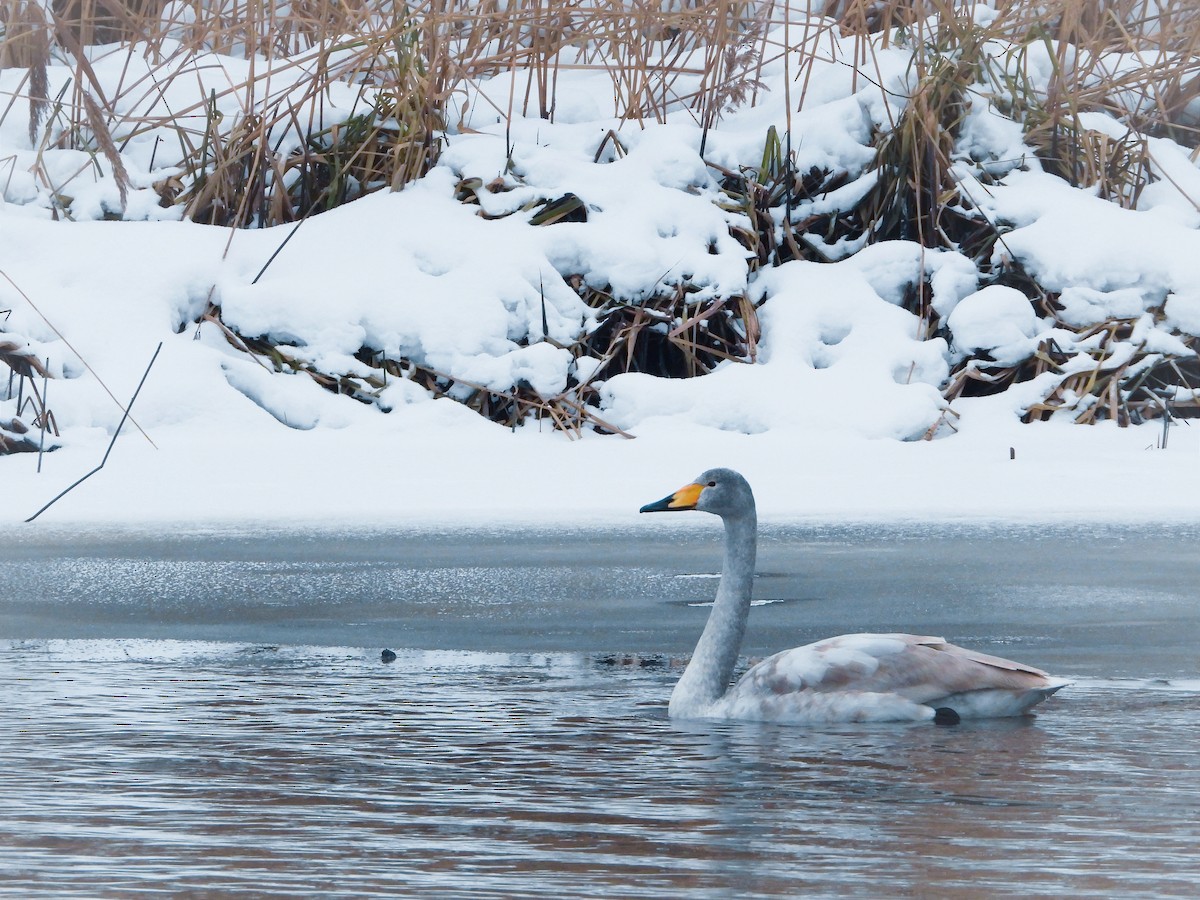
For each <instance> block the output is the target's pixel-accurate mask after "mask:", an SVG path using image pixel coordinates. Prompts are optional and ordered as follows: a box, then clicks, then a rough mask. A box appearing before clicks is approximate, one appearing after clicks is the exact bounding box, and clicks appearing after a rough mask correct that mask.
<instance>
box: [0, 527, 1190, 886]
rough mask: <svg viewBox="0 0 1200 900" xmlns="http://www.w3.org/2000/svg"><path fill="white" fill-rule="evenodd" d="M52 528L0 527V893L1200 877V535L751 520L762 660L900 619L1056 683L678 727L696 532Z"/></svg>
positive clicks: (694, 593)
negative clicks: (895, 721) (919, 720)
mask: <svg viewBox="0 0 1200 900" xmlns="http://www.w3.org/2000/svg"><path fill="white" fill-rule="evenodd" d="M67 537H69V538H70V539H69V540H60V536H58V535H54V534H51V535H50V536H49V538H40V537H39V538H36V539H34V538H30V537H27V536H22V537H20V538H18V539H16V540H15V541H10V542H8V543H7V544H6V546H5V547H4V548H3V550H0V589H3V594H2V596H3V597H5V598H8V599H7V600H6V601H0V638H2V639H0V685H2V686H3V691H4V693H3V696H4V703H5V709H4V711H3V714H2V716H0V808H2V809H3V810H4V815H3V817H2V818H0V892H3V893H5V894H7V895H11V896H21V897H27V896H55V897H58V896H62V897H126V896H143V895H153V894H157V893H176V894H185V895H186V894H213V893H218V894H224V893H237V892H243V893H245V894H247V895H253V896H268V895H274V896H287V897H294V896H303V895H315V894H319V895H321V896H331V897H338V896H346V897H351V896H367V895H380V894H388V895H401V896H403V895H408V896H434V897H468V896H470V897H480V896H492V897H527V896H528V897H587V896H592V897H672V898H674V897H714V898H717V897H732V896H743V897H774V896H779V897H794V896H806V897H820V896H838V897H843V896H861V897H879V896H937V897H959V896H961V897H967V896H975V897H977V896H1021V897H1038V896H1069V897H1080V896H1094V897H1112V896H1123V897H1124V896H1145V897H1164V896H1180V897H1183V896H1194V894H1195V885H1196V884H1197V883H1200V856H1198V854H1197V853H1196V850H1195V848H1196V846H1197V845H1198V842H1200V824H1198V823H1200V770H1197V768H1196V767H1195V765H1194V755H1195V746H1196V737H1197V734H1198V733H1200V676H1197V674H1196V668H1197V666H1196V662H1197V658H1196V650H1195V647H1196V646H1198V644H1197V638H1198V637H1200V634H1198V632H1200V626H1198V624H1197V617H1196V615H1195V601H1194V599H1193V595H1192V590H1193V587H1192V586H1193V585H1194V584H1195V583H1196V579H1195V576H1196V575H1197V574H1200V556H1198V554H1197V553H1196V552H1195V551H1193V550H1192V549H1190V548H1192V547H1196V546H1197V543H1196V541H1195V537H1196V535H1195V534H1193V533H1192V532H1191V531H1189V530H1187V529H1153V530H1138V529H1102V530H1101V531H1100V532H1095V531H1092V530H1089V531H1087V532H1081V531H1079V530H1070V529H1067V530H1062V531H1051V532H1046V531H1038V532H1036V533H1030V534H1025V533H1019V532H1014V531H1009V530H1001V531H993V530H988V529H978V528H976V529H965V530H964V529H954V530H951V531H936V530H935V531H930V530H929V529H920V530H911V531H910V530H904V529H893V530H883V531H880V530H870V531H867V532H864V531H862V530H858V529H851V528H847V529H842V530H834V531H828V530H827V531H824V532H821V533H819V534H817V533H810V532H808V531H804V530H799V531H798V530H795V529H768V530H767V534H766V540H765V542H764V548H763V550H764V552H763V560H764V562H763V565H762V566H760V568H761V569H762V572H763V577H761V578H760V580H759V585H758V593H759V595H760V596H762V597H763V598H764V599H768V600H772V601H775V602H771V603H768V604H766V605H764V606H760V607H758V608H756V609H755V610H754V612H753V613H752V625H751V633H750V634H749V635H748V640H747V650H748V652H750V653H758V652H762V651H761V650H760V649H759V648H760V646H762V645H769V647H768V649H769V648H770V647H775V648H777V647H781V646H785V645H790V644H794V643H798V642H800V641H801V640H807V639H809V636H808V631H813V632H816V633H815V634H813V636H814V637H815V636H819V634H821V633H834V632H836V631H844V630H855V629H858V628H860V627H864V626H863V623H862V622H861V621H860V620H861V619H868V618H869V619H873V620H874V626H869V627H894V624H893V622H892V620H893V619H899V620H904V622H905V623H906V624H907V627H909V628H910V629H911V630H915V631H922V632H934V633H936V632H942V631H944V632H946V633H947V637H953V638H955V639H957V640H959V641H960V642H962V643H969V644H971V645H972V646H977V647H979V648H980V649H983V650H987V651H991V652H997V651H999V652H1004V653H1006V654H1007V655H1011V656H1013V657H1015V658H1019V659H1024V660H1027V661H1029V662H1032V663H1036V664H1039V665H1043V666H1046V667H1048V668H1050V669H1052V670H1053V671H1055V672H1056V673H1057V674H1066V675H1071V676H1073V677H1075V678H1077V679H1078V680H1077V684H1076V685H1075V686H1073V687H1071V688H1068V689H1066V690H1064V691H1062V692H1061V693H1060V694H1059V695H1058V696H1056V697H1055V698H1053V699H1052V700H1050V701H1048V702H1047V703H1046V704H1045V705H1044V706H1043V707H1041V709H1042V713H1041V715H1039V716H1037V717H1035V718H1026V719H1018V720H995V721H988V722H973V723H972V722H968V723H964V724H962V725H960V726H957V727H953V728H940V727H935V726H931V725H924V724H922V725H874V726H861V725H859V726H836V727H819V728H799V727H783V726H769V725H744V724H728V723H674V722H671V721H670V720H668V719H667V718H666V714H665V702H666V698H667V696H668V694H669V692H670V688H671V685H672V684H673V682H674V680H675V678H677V677H678V674H679V664H680V662H681V659H682V657H683V656H684V655H686V652H687V649H688V648H689V644H690V642H692V641H694V638H695V636H696V634H697V633H698V630H699V627H700V626H701V624H702V621H703V617H704V615H705V614H706V612H707V610H706V608H704V607H703V606H702V605H700V604H702V603H703V601H704V599H705V598H706V596H708V595H709V594H710V593H711V590H712V586H713V582H712V580H711V579H707V578H703V577H678V576H681V575H686V576H695V575H703V574H705V573H707V572H711V570H712V567H713V565H712V564H713V560H712V558H711V557H712V550H713V543H712V541H711V535H710V534H708V532H705V531H693V530H687V529H685V530H683V531H680V532H678V533H673V534H671V535H669V537H668V539H666V540H664V541H662V543H661V544H659V543H655V542H654V541H647V540H631V539H630V537H629V536H626V535H618V534H609V533H602V534H593V533H588V532H580V533H578V534H572V533H560V534H556V535H553V536H551V535H548V534H532V533H528V532H524V533H503V532H496V533H482V532H479V533H473V534H469V535H463V534H446V535H440V536H439V535H424V536H420V537H416V536H413V537H412V538H410V539H408V540H406V539H403V538H397V537H396V536H392V539H391V540H389V541H386V542H385V541H381V540H380V536H378V535H369V534H357V535H339V536H336V537H335V536H332V535H320V534H315V535H309V536H308V538H305V539H303V540H298V539H297V538H296V536H294V535H281V534H266V535H258V536H247V535H230V534H228V533H216V534H199V533H192V534H182V535H181V534H178V533H177V534H172V535H170V536H161V535H160V536H155V535H147V534H141V533H137V534H133V533H105V534H100V535H82V536H81V535H74V534H73V535H68V536H67ZM309 538H311V540H309ZM868 538H869V539H868ZM693 544H694V545H695V546H693ZM881 560H883V561H885V562H886V565H884V564H883V563H882V562H881ZM1135 563H1136V564H1135ZM1168 563H1169V567H1168V568H1166V569H1164V566H1167V564H1168ZM883 572H886V573H887V577H886V578H884V577H882V576H881V573H883ZM266 573H272V574H271V575H269V576H268V575H267V574H266ZM843 592H845V594H843ZM851 595H852V596H856V597H858V601H857V602H856V603H854V604H851V605H849V606H848V605H847V600H846V596H851ZM831 624H832V625H836V626H837V627H834V628H832V629H831V628H829V627H826V626H828V625H831ZM321 635H324V636H325V639H323V640H313V636H321ZM346 638H350V639H351V640H346ZM404 638H410V639H411V640H402V639H404ZM788 638H791V639H788ZM781 639H782V640H781ZM383 646H390V647H394V648H395V649H396V652H397V659H396V660H395V661H394V662H392V663H390V664H385V663H383V662H382V661H381V659H380V649H381V648H382V647H383ZM422 647H425V648H427V649H421V648H422ZM548 648H549V649H548Z"/></svg>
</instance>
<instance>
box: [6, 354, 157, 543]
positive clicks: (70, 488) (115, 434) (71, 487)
mask: <svg viewBox="0 0 1200 900" xmlns="http://www.w3.org/2000/svg"><path fill="white" fill-rule="evenodd" d="M162 347H163V345H162V341H159V344H158V347H157V348H156V349H155V351H154V355H153V356H151V357H150V363H149V365H147V366H146V371H145V372H143V373H142V380H141V381H139V382H138V386H137V389H136V390H135V391H134V392H133V396H132V397H130V398H129V405H128V406H126V407H125V414H124V415H122V416H121V421H120V422H118V423H117V430H116V431H114V432H113V436H112V440H111V441H109V442H108V449H107V450H105V451H104V459H102V460H100V465H98V466H96V468H94V469H92V471H90V472H88V473H87V474H86V475H84V476H83V477H82V478H80V479H79V480H78V481H76V482H74V483H73V484H71V485H69V486H68V487H66V488H65V489H64V490H63V491H61V492H60V493H59V494H58V495H57V496H56V497H55V498H54V499H53V500H51V501H50V502H49V503H47V504H46V505H45V506H43V507H42V508H41V509H39V510H38V511H37V512H35V513H34V514H33V515H32V516H30V517H29V518H28V519H26V520H25V521H26V522H32V521H33V520H34V519H36V518H37V517H38V516H40V515H41V514H42V513H44V512H45V511H46V510H48V509H49V508H50V507H51V506H53V505H54V504H55V503H57V502H58V501H59V500H61V499H62V498H63V497H65V496H66V495H67V494H69V493H70V492H71V491H73V490H74V489H75V488H77V487H79V485H81V484H83V483H84V482H85V481H87V480H88V479H89V478H91V477H92V476H93V475H95V474H96V473H97V472H99V471H100V470H101V469H103V468H104V464H105V463H106V462H108V455H109V454H110V453H112V449H113V445H114V444H116V442H117V437H118V436H120V434H121V427H122V426H123V425H124V424H125V420H126V419H128V418H129V410H131V409H133V404H134V401H135V400H137V398H138V394H140V393H141V392H142V385H143V384H145V383H146V376H148V375H149V374H150V367H151V366H153V365H154V361H155V360H156V359H158V353H159V351H160V350H162Z"/></svg>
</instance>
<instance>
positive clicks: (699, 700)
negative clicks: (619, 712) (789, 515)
mask: <svg viewBox="0 0 1200 900" xmlns="http://www.w3.org/2000/svg"><path fill="white" fill-rule="evenodd" d="M724 521H725V562H724V565H723V566H722V569H721V583H720V585H719V586H718V588H717V597H716V600H715V601H714V603H713V607H712V612H710V613H709V616H708V623H707V624H706V625H705V626H704V633H703V634H702V635H701V636H700V641H699V642H698V643H697V644H696V650H695V653H693V655H692V659H691V662H689V663H688V666H687V668H686V669H685V670H684V673H683V676H682V677H681V678H680V679H679V683H678V684H677V685H676V686H675V690H674V692H673V693H672V694H671V704H670V709H669V712H670V714H671V715H672V716H702V715H704V714H705V711H706V710H707V709H708V708H709V707H711V706H712V704H714V703H716V702H717V701H718V700H720V699H721V698H722V697H723V696H725V693H726V691H728V690H729V682H730V679H732V678H733V671H734V669H735V668H736V667H737V658H738V652H739V651H740V649H741V646H742V635H743V634H744V633H745V631H746V619H747V617H748V615H749V612H750V600H751V596H752V592H753V585H754V563H755V555H756V551H757V534H758V521H757V518H756V516H755V514H754V512H753V511H750V512H749V513H748V514H746V515H743V516H738V517H736V518H735V517H728V518H725V520H724Z"/></svg>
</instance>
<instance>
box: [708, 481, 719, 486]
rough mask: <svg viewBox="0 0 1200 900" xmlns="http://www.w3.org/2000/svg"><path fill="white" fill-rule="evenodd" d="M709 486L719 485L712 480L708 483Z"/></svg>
mask: <svg viewBox="0 0 1200 900" xmlns="http://www.w3.org/2000/svg"><path fill="white" fill-rule="evenodd" d="M708 486H709V487H716V486H717V483H716V482H715V481H710V482H709V483H708Z"/></svg>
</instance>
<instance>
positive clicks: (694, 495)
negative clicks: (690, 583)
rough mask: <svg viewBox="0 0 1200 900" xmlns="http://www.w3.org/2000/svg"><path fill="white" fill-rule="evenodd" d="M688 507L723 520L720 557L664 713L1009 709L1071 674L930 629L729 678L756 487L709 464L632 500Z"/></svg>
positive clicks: (823, 648) (931, 713) (802, 714)
mask: <svg viewBox="0 0 1200 900" xmlns="http://www.w3.org/2000/svg"><path fill="white" fill-rule="evenodd" d="M690 509H697V510H702V511H705V512H711V513H715V514H716V515H718V516H720V517H721V519H722V520H723V521H724V523H725V562H724V565H723V567H722V570H721V583H720V586H719V587H718V588H717V597H716V601H715V602H714V603H713V608H712V612H711V613H710V614H709V618H708V623H707V624H706V625H705V627H704V632H703V633H702V634H701V636H700V640H699V642H698V643H697V644H696V650H695V652H694V653H693V655H692V659H691V661H690V662H689V663H688V665H687V668H686V669H685V670H684V672H683V675H682V676H681V677H680V679H679V683H678V684H676V685H675V689H674V691H672V693H671V702H670V706H669V707H668V714H669V715H670V716H671V717H672V718H683V719H695V718H717V719H743V720H751V721H764V722H810V723H816V722H881V721H905V720H909V721H916V720H923V719H930V720H932V719H935V718H937V717H939V715H940V716H943V717H944V716H947V715H949V716H950V717H951V721H957V719H958V718H960V717H961V718H986V717H995V716H1017V715H1022V714H1024V713H1026V712H1027V711H1028V710H1029V709H1030V708H1031V707H1033V706H1035V705H1036V704H1038V703H1040V702H1042V701H1043V700H1045V699H1046V698H1047V697H1049V696H1050V695H1051V694H1053V693H1054V692H1055V691H1057V690H1059V689H1060V688H1062V687H1064V686H1065V685H1067V684H1069V683H1070V682H1069V681H1067V680H1065V679H1060V678H1053V677H1051V676H1050V675H1047V674H1046V673H1045V672H1043V671H1042V670H1041V669H1035V668H1033V667H1032V666H1026V665H1022V664H1021V663H1016V662H1013V661H1011V660H1007V659H1001V658H1000V657H998V656H989V655H988V654H986V653H977V652H975V651H973V650H967V649H964V648H962V647H957V646H955V645H954V644H950V643H947V642H946V641H945V640H943V639H942V638H938V637H924V636H919V635H912V634H847V635H842V636H841V637H834V638H826V639H825V640H821V641H817V642H816V643H812V644H807V645H805V646H803V647H796V648H794V649H791V650H784V651H783V652H782V653H776V654H775V655H774V656H770V657H768V658H767V659H764V660H762V662H760V663H758V664H756V665H754V666H752V667H751V668H750V669H749V670H747V672H746V673H745V674H744V675H743V676H742V677H741V678H740V679H739V680H738V682H737V683H736V684H734V685H732V686H730V680H731V678H732V677H733V671H734V668H735V667H736V665H737V657H738V651H739V649H740V648H741V644H742V636H743V634H744V633H745V630H746V618H747V616H748V614H749V611H750V599H751V594H752V591H753V581H754V562H755V552H756V545H757V536H758V519H757V515H756V513H755V507H754V495H753V493H752V492H751V490H750V485H749V484H747V483H746V479H744V478H743V477H742V476H741V475H739V474H738V473H737V472H734V471H733V470H731V469H710V470H709V471H707V472H705V473H704V474H703V475H701V476H700V477H699V478H697V479H696V480H695V481H694V482H693V483H691V484H689V485H686V486H684V487H682V488H680V489H679V490H678V491H676V492H675V493H674V494H671V495H669V496H667V497H664V498H663V499H662V500H659V501H657V502H655V503H649V504H647V505H646V506H643V507H642V509H641V511H642V512H665V511H674V510H690ZM950 710H953V713H950V712H949V711H950ZM941 720H942V719H939V721H941Z"/></svg>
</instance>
